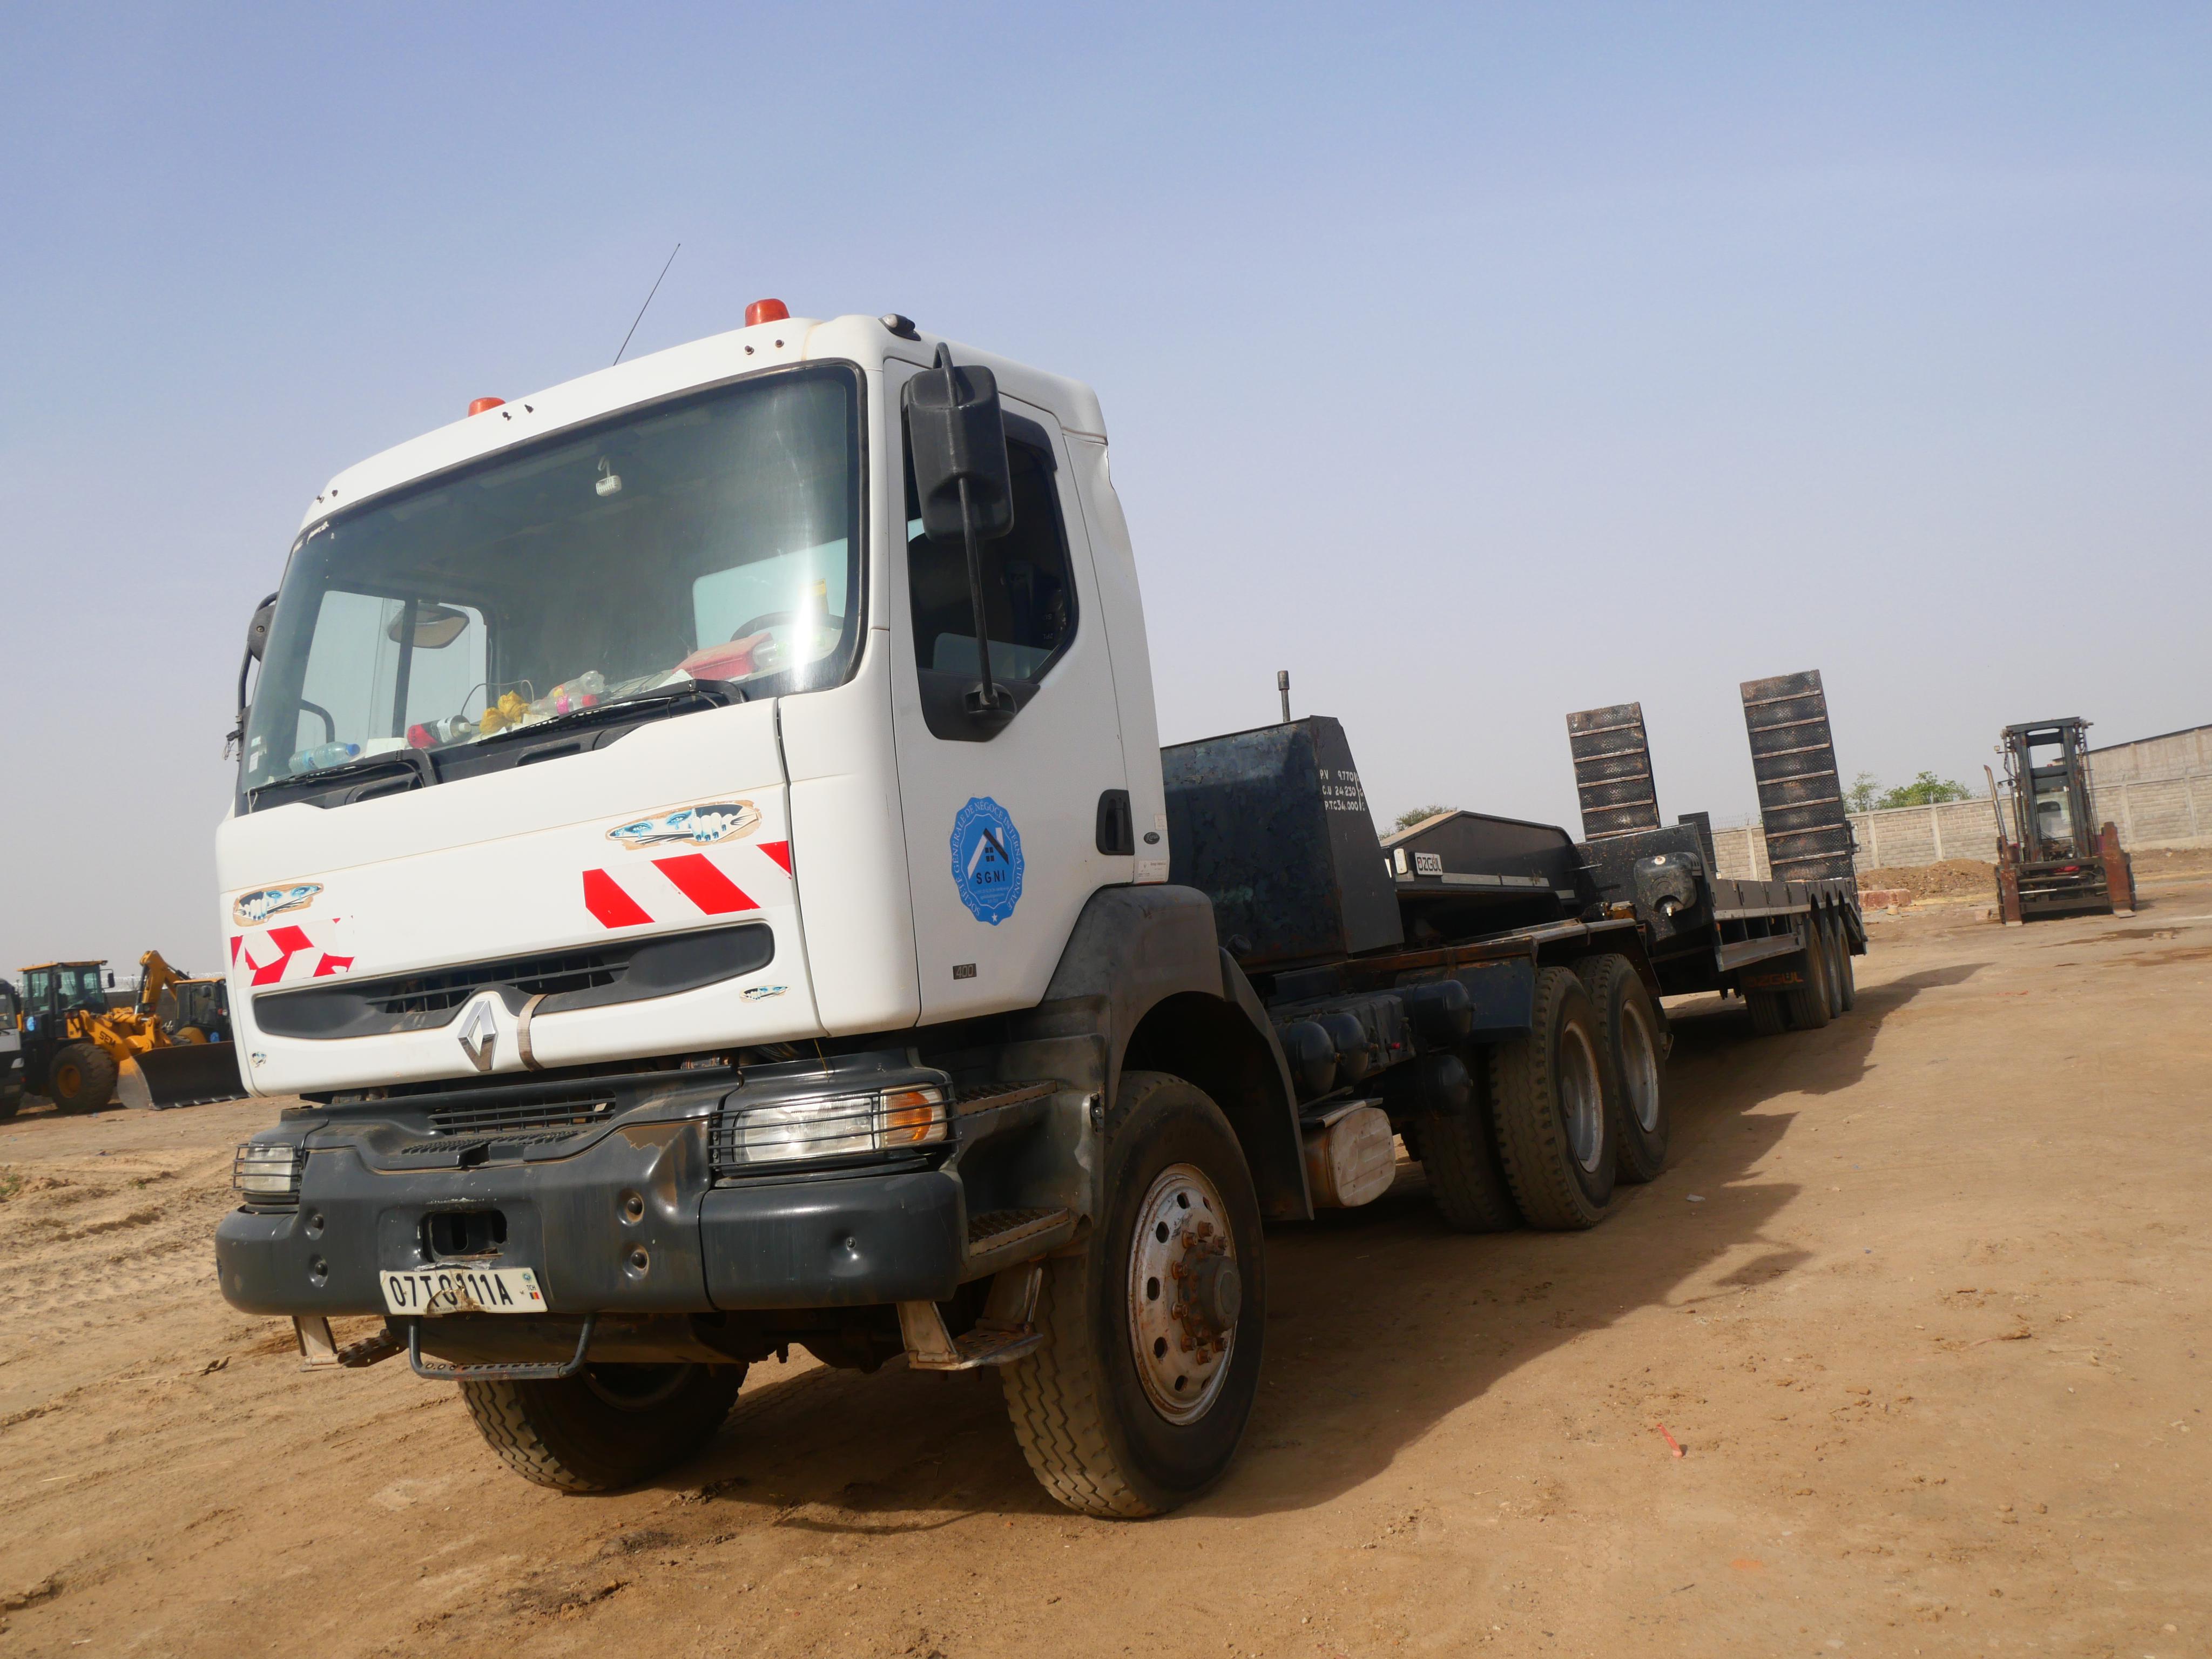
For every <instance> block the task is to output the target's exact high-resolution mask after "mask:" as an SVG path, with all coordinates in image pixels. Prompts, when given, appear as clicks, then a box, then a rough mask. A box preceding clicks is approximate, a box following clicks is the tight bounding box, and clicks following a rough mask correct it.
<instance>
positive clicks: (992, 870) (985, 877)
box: [952, 795, 1022, 927]
mask: <svg viewBox="0 0 2212 1659" xmlns="http://www.w3.org/2000/svg"><path fill="white" fill-rule="evenodd" d="M952 884H953V886H954V887H956V888H957V889H958V890H959V893H960V902H962V903H963V904H964V905H966V906H967V907H968V913H969V915H972V916H974V917H975V920H976V921H987V922H989V923H990V924H991V926H992V927H997V926H998V925H999V924H1000V922H1002V921H1006V918H1007V917H1009V916H1011V915H1013V914H1014V907H1015V906H1016V905H1017V904H1019V903H1020V902H1022V833H1021V831H1020V830H1018V829H1015V828H1014V815H1013V814H1012V813H1011V812H1009V811H1006V808H1005V807H1003V806H1001V805H999V803H998V802H996V801H994V800H993V799H991V798H990V797H989V796H988V795H985V796H982V797H981V798H977V799H970V800H969V803H968V804H967V805H965V806H963V807H962V808H961V809H960V811H959V813H958V815H957V817H954V818H953V820H952Z"/></svg>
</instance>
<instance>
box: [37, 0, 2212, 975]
mask: <svg viewBox="0 0 2212 1659" xmlns="http://www.w3.org/2000/svg"><path fill="white" fill-rule="evenodd" d="M5 24H6V30H7V42H8V44H7V46H6V49H5V51H4V52H0V162H4V165H0V224H4V226H5V229H4V232H0V316H4V318H5V319H6V341H7V343H6V350H5V358H4V366H0V576H3V577H4V588H0V647H4V650H5V666H6V671H7V681H8V686H9V719H8V720H6V721H5V722H4V726H0V731H4V736H0V800H4V802H5V808H4V811H0V879H4V883H5V887H4V902H0V959H3V960H4V962H5V964H6V965H8V966H9V967H12V966H13V965H15V963H19V962H21V961H26V960H31V959H34V958H37V957H44V956H49V955H58V954H72V955H73V954H80V953H90V954H104V955H107V956H111V957H117V958H118V959H124V958H133V957H136V956H137V953H138V952H139V951H142V950H143V949H145V948H146V947H147V946H148V945H159V946H161V948H163V949H164V950H166V951H169V952H170V953H171V954H172V955H173V956H174V957H178V958H179V959H182V960H184V961H185V962H186V963H188V964H189V965H191V966H192V967H195V968H201V967H204V966H206V965H209V964H211V963H213V962H214V960H215V954H216V949H217V927H216V919H215V906H214V898H213V874H212V861H211V856H210V843H211V840H212V835H213V828H214V824H215V823H216V820H217V819H218V818H219V817H220V816H221V814H222V811H223V810H224V805H225V802H226V800H227V798H228V787H229V786H228V772H227V770H226V769H225V767H224V765H223V763H222V761H221V760H220V759H219V751H220V749H221V745H222V733H223V732H224V730H225V728H226V726H227V724H228V714H229V708H230V701H231V691H232V684H233V680H234V674H235V671H236V665H237V659H238V653H239V647H240V635H241V632H242V629H243V626H244V623H245V620H246V614H247V612H248V611H249V610H250V609H251V607H252V604H253V602H254V601H255V600H256V599H258V598H259V597H260V595H261V594H262V593H264V592H266V591H267V590H268V589H269V588H270V587H271V586H274V584H275V582H276V577H277V574H278V572H279V569H280V567H281V562H282V559H283V553H284V550H285V547H286V545H287V544H288V542H289V537H290V535H291V532H292V531H293V529H294V527H295V525H296V524H297V522H298V520H299V517H300V513H301V510H302V508H303V507H304V506H305V504H306V503H307V501H308V500H309V499H310V498H311V497H312V496H313V495H314V493H315V491H316V490H317V489H319V487H320V486H321V484H322V483H323V482H324V481H325V479H326V478H327V477H329V476H330V474H331V473H332V472H333V471H336V470H337V468H339V467H341V466H343V465H345V464H347V463H349V462H350V461H352V460H355V459H359V458H360V457H362V455H365V454H367V453H371V452H373V451H375V450H377V449H380V448H382V447H385V446H386V445H388V444H391V443H392V442H395V441H398V440H400V439H403V438H405V437H407V436H409V435H411V434H413V433H416V432H417V431H420V430H422V429H423V428H428V427H430V426H433V425H436V424H439V423H441V422H445V421H447V420H449V419H451V418H453V416H457V415H458V414H459V412H460V411H461V409H462V407H463V405H464V404H465V402H466V401H467V399H468V398H471V397H472V396H475V395H477V394H480V393H497V394H503V395H507V396H513V395H515V394H517V393H519V392H526V391H529V390H532V389H534V388H537V387H539V386H545V385H547V384H549V383H551V382H554V381H556V380H562V379H565V378H567V377H568V376H571V375H574V374H579V373H582V372H585V371H587V370H589V369H592V368H597V367H599V366H600V365H603V364H605V362H607V361H608V360H609V359H610V358H611V356H613V354H614V350H615V348H616V346H617V343H619V342H620V340H621V338H622V336H623V331H624V329H625V328H626V327H627V326H628V325H629V321H630V319H631V316H632V314H633V313H635V310H636V308H637V305H638V302H639V301H640V300H641V298H642V297H643V295H644V293H645V290H646V288H647V284H648V283H650V282H651V280H652V277H653V272H654V271H655V270H658V269H659V265H660V263H661V261H662V260H663V259H664V258H666V256H667V252H668V250H669V248H670V246H671V245H672V244H674V243H675V242H677V241H678V240H681V241H682V242H683V244H684V252H683V254H682V257H681V258H678V261H677V263H676V265H675V268H674V270H671V272H670V274H669V277H668V281H667V283H666V285H665V287H664V288H663V289H662V290H661V293H660V296H659V299H658V301H655V303H654V305H653V309H652V311H651V312H650V313H648V315H647V318H646V319H645V323H644V325H643V327H642V328H641V329H640V330H639V332H638V338H637V342H636V344H635V345H634V346H633V348H632V349H633V351H635V350H637V349H654V348H656V347H659V346H663V345H667V344H671V343H675V342H678V341H679V340H683V339H686V338H690V337H696V336H697V335H701V334H705V333H708V332H712V331H717V330H720V329H723V328H726V327H730V326H732V325H736V324H737V323H738V321H739V319H740V313H741V311H742V307H743V306H744V302H745V301H747V300H748V299H750V298H753V297H755V296H757V295H764V294H774V295H781V297H783V298H784V299H785V300H787V301H789V302H790V303H791V306H792V307H793V310H794V311H795V312H798V313H801V314H808V315H817V316H830V315H835V314H836V313H841V312H847V311H859V312H868V313H876V312H882V311H888V310H898V311H902V312H905V313H908V314H909V315H911V316H914V317H915V318H918V319H921V320H922V321H923V322H924V323H925V324H927V325H928V326H930V327H931V328H933V329H942V330H945V331H948V332H950V333H951V334H953V335H954V336H956V337H961V338H964V339H968V340H971V341H974V342H975V343H981V344H988V345H990V346H991V347H993V348H994V349H999V350H1003V351H1005V352H1006V353H1008V354H1010V355H1012V356H1017V357H1019V358H1023V359H1025V360H1028V361H1030V362H1036V363H1038V364H1040V365H1042V366H1045V367H1048V368H1054V369H1058V370H1060V371H1062V372H1065V373H1067V374H1074V375H1077V376H1079V377H1082V378H1084V379H1086V380H1090V381H1091V382H1092V383H1093V384H1094V385H1096V386H1097V387H1098V389H1099V391H1100V393H1101V395H1102V397H1103V399H1104V402H1105V407H1106V411H1107V418H1108V422H1109V427H1110V428H1111V431H1112V434H1113V438H1114V442H1115V453H1116V460H1115V479H1116V481H1117V483H1118V484H1119V486H1120V488H1121V494H1122V499H1123V501H1124V504H1125V505H1126V507H1127V510H1128V514H1129V518H1130V520H1131V523H1132V525H1133V529H1134V532H1135V535H1136V538H1137V542H1138V546H1139V559H1140V565H1141V573H1142V576H1143V580H1144V583H1145V587H1146V596H1147V599H1148V603H1149V607H1150V612H1151V616H1152V650H1153V660H1154V668H1155V678H1156V680H1157V683H1158V693H1159V699H1160V707H1161V710H1162V719H1163V726H1164V732H1163V735H1164V738H1168V739H1170V740H1173V739H1176V738H1187V737H1192V736H1196V735H1200V734H1202V733H1205V732H1211V731H1217V730H1222V729H1226V728H1230V727H1233V726H1243V725H1251V724H1256V723H1259V722H1261V721H1264V720H1268V719H1272V718H1273V708H1274V671H1275V670H1276V668H1278V667H1279V666H1285V665H1287V666H1288V667H1290V668H1291V671H1292V673H1293V675H1294V677H1295V685H1296V696H1297V705H1298V708H1299V710H1300V712H1307V711H1319V712H1326V713H1331V714H1336V715H1338V716H1339V717H1340V718H1341V719H1342V720H1344V722H1345V724H1346V728H1347V730H1348V731H1349V732H1350V734H1351V737H1352V744H1353V747H1354V752H1355V753H1356V754H1357V755H1358V757H1359V760H1360V762H1361V765H1362V768H1363V770H1364V773H1365V775H1366V779H1367V782H1368V786H1369V790H1370V796H1371V797H1372V799H1373V800H1374V802H1375V804H1376V807H1377V809H1378V812H1379V813H1380V814H1381V815H1383V816H1384V817H1388V816H1389V814H1390V813H1393V812H1395V811H1397V810H1399V809H1401V808H1402V807H1405V806H1407V805H1413V804H1415V803H1417V802H1421V801H1428V800H1443V801H1449V802H1454V803H1456V804H1459V805H1472V806H1481V807H1486V808H1489V809H1492V810H1496V811H1507V812H1512V813H1517V814H1522V815H1526V816H1532V817H1544V818H1549V819H1553V820H1557V821H1561V822H1565V823H1569V824H1572V823H1573V822H1574V817H1573V813H1574V797H1573V790H1572V778H1571V771H1570V769H1569V766H1568V760H1567V747H1566V740H1565V727H1564V723H1563V719H1562V717H1563V715H1564V714H1565V711H1567V710H1569V709H1571V708H1583V707H1586V706H1589V705H1591V704H1595V703H1600V702H1612V701H1615V700H1620V699H1626V698H1641V699H1642V700H1643V702H1644V709H1645V713H1646V715H1647V718H1648V719H1649V720H1650V724H1651V726H1652V731H1653V736H1654V740H1655V749H1656V761H1657V766H1658V772H1659V785H1660V799H1661V805H1662V807H1663V808H1664V809H1665V810H1666V811H1668V813H1669V814H1670V815H1671V814H1673V813H1674V812H1678V811H1689V810H1692V809H1695V808H1705V809H1707V810H1710V811H1712V812H1714V813H1715V815H1716V816H1717V817H1720V818H1722V819H1723V820H1726V819H1729V818H1741V817H1747V816H1748V815H1749V814H1750V813H1751V811H1753V799H1754V798H1753V791H1752V787H1751V775H1750V766H1749V762H1748V759H1747V753H1746V750H1745V744H1744V738H1743V732H1742V723H1741V711H1740V708H1739V706H1738V703H1737V700H1736V684H1737V682H1738V681H1740V680H1741V679H1744V678H1750V677H1753V676H1758V675H1765V674H1770V673H1777V672H1782V671H1788V670H1791V669H1796V668H1801V667H1808V666H1817V667H1819V668H1820V669H1821V670H1823V671H1824V672H1825V674H1826V679H1827V684H1828V688H1829V693H1830V698H1831V702H1832V706H1833V708H1834V712H1835V717H1836V738H1837V747H1838V751H1839V754H1840V757H1841V760H1842V764H1843V766H1844V770H1845V771H1846V772H1853V771H1858V770H1867V771H1871V772H1875V773H1876V774H1878V775H1880V776H1881V777H1882V778H1883V779H1884V780H1886V781H1896V780H1899V779H1901V778H1903V777H1906V776H1909V775H1911V773H1912V772H1914V771H1916V770H1917V769H1921V768H1923V767H1928V768H1932V769H1936V770H1937V771H1940V772H1942V773H1945V774H1948V775H1955V776H1959V777H1961V778H1969V779H1971V780H1972V781H1977V782H1978V781H1979V778H1980V768H1981V764H1982V762H1983V761H1984V758H1985V757H1987V754H1988V750H1989V747H1990V743H1991V742H1992V740H1993V738H1994V737H1995V734H1996V729H1997V727H1998V726H2000V725H2002V724H2003V723H2004V722H2005V721H2007V720H2019V719H2026V718H2031V717H2039V716H2042V715H2045V714H2074V713H2079V714H2084V715H2086V716H2087V717H2088V718H2090V719H2091V720H2095V721H2096V722H2097V731H2096V733H2095V736H2096V738H2098V739H2099V740H2100V741H2110V740H2118V739H2120V738H2130V737H2136V736H2141V735H2145V734H2148V733H2150V732H2160V731H2164V730H2167V729H2170V728H2172V727H2177V726H2188V725H2193V724H2196V723H2198V722H2201V721H2205V720H2212V652H2208V651H2207V649H2206V645H2205V636H2206V631H2207V630H2206V623H2207V620H2208V617H2212V574H2208V570H2212V562H2208V560H2207V557H2206V554H2207V550H2208V547H2207V544H2208V539H2212V466H2208V465H2207V454H2208V447H2212V446H2208V439H2212V373H2208V370H2212V361H2208V359H2209V358H2212V349H2208V347H2212V338H2208V334H2212V305H2208V296H2212V257H2208V256H2212V143H2208V140H2212V98H2208V96H2207V94H2206V88H2207V87H2208V86H2209V85H2212V11H2208V10H2207V9H2205V8H2203V7H2202V6H2184V5H2172V6H2153V7H2146V6H2127V5H2117V6H2104V7H2096V8H2088V7H2069V8H2060V7H2045V6H2022V5H2013V4H2008V5H1991V6H1986V7H1973V6H1947V7H1942V8H1929V7H1922V6H1909V7H1896V8H1890V9H1885V8H1881V7H1875V6H1858V7H1851V8H1831V9H1814V8H1806V7H1789V8H1781V7H1772V6H1756V7H1753V6H1745V7H1740V8H1729V7H1713V6H1707V7H1697V6H1672V7H1655V6H1647V5H1635V6H1620V7H1607V6H1595V5H1591V6H1578V7H1536V6H1526V7H1517V8H1515V7H1486V8H1468V7H1453V8H1438V9H1412V8H1406V9H1349V10H1348V9H1345V8H1343V7H1340V6H1336V7H1329V8H1298V7H1283V6H1272V7H1267V8H1264V9H1249V10H1244V11H1231V10H1225V9H1202V8H1193V7H1175V8H1164V9H1157V10H1141V9H1116V10H1107V9H1097V10H1085V9H1076V8H1073V7H1067V6H1052V7H1042V6H1036V5H1024V6H1008V7H1004V8H946V9H939V8H921V7H915V8H910V9H888V8H872V7H864V6H843V7H827V6H807V7H791V8H774V7H749V8H737V7H700V8H696V9H684V8H678V7H672V6H671V7H625V8H615V9H610V8H605V7H592V8H582V7H550V6H529V7H523V6H513V7H501V6H496V5H471V6H460V7H453V6H441V7H421V8H406V7H398V6H380V7H377V8H374V9H341V8H327V9H326V8H314V9H282V10H277V9H270V10H264V11H259V12H256V11H254V10H253V9H248V8H243V7H236V8H224V9H216V8H207V9H193V8H181V7H179V8H136V9H113V8H99V7H91V6H88V7H34V6H28V5H16V6H14V7H11V8H9V9H8V11H7V13H6V15H5Z"/></svg>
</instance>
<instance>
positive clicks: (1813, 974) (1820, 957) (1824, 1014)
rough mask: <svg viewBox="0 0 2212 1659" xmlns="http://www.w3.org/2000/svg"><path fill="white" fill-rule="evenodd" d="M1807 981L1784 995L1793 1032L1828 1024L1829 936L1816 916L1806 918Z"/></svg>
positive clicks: (1803, 956) (1809, 1029) (1805, 953)
mask: <svg viewBox="0 0 2212 1659" xmlns="http://www.w3.org/2000/svg"><path fill="white" fill-rule="evenodd" d="M1800 937H1801V938H1802V939H1803V940H1804V944H1805V948H1804V950H1803V951H1802V952H1801V953H1800V955H1801V956H1802V958H1803V961H1804V964H1805V965H1804V970H1803V971H1804V975H1805V982H1804V983H1803V984H1802V985H1800V986H1796V987H1793V988H1792V989H1790V990H1787V991H1784V993H1783V994H1782V1000H1783V1003H1784V1006H1785V1007H1786V1008H1787V1009H1788V1011H1789V1014H1790V1030H1793V1031H1817V1030H1820V1028H1821V1027H1822V1026H1824V1025H1826V1024H1827V1023H1828V936H1827V930H1826V928H1824V927H1821V926H1820V917H1819V916H1818V915H1808V916H1807V917H1806V918H1805V931H1804V933H1802V935H1801V936H1800Z"/></svg>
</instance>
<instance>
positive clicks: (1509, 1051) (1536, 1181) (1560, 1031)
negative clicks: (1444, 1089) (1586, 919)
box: [1490, 968, 1613, 1232]
mask: <svg viewBox="0 0 2212 1659" xmlns="http://www.w3.org/2000/svg"><path fill="white" fill-rule="evenodd" d="M1603 1052H1604V1048H1603V1046H1602V1042H1601V1038H1600V1036H1599V1035H1598V1029H1597V1016H1596V1015H1595V1013H1594V1012H1592V1010H1591V1008H1590V1000H1589V993H1588V992H1587V991H1585V990H1583V982H1582V981H1580V980H1578V979H1577V978H1576V977H1575V976H1574V975H1572V974H1571V973H1569V972H1568V971H1567V970H1566V969H1564V968H1546V969H1541V971H1539V972H1538V974H1537V975H1536V995H1535V1006H1534V1013H1533V1017H1532V1018H1531V1020H1530V1029H1529V1032H1528V1036H1525V1037H1520V1038H1516V1040H1515V1041H1513V1042H1504V1043H1500V1044H1499V1045H1498V1047H1497V1048H1496V1049H1495V1050H1494V1051H1493V1052H1492V1058H1491V1063H1490V1076H1491V1080H1492V1104H1493V1109H1494V1112H1495V1115H1496V1119H1497V1123H1498V1154H1499V1156H1500V1158H1501V1159H1502V1160H1503V1162H1504V1165H1505V1178H1506V1180H1507V1181H1508V1182H1510V1184H1511V1186H1512V1188H1513V1196H1514V1199H1515V1200H1516V1202H1517V1203H1518V1204H1519V1205H1520V1206H1521V1213H1522V1215H1524V1216H1526V1217H1527V1218H1528V1225H1530V1226H1532V1227H1537V1228H1541V1229H1543V1230H1545V1231H1554V1232H1557V1231H1575V1230H1577V1229H1581V1228H1584V1227H1595V1225H1597V1224H1598V1223H1599V1222H1601V1221H1602V1220H1603V1219H1604V1218H1605V1210H1606V1206H1607V1204H1608V1203H1610V1202H1611V1201H1612V1199H1613V1121H1612V1119H1613V1115H1612V1113H1611V1112H1610V1111H1609V1110H1608V1109H1607V1105H1606V1086H1605V1066H1604V1063H1603V1062H1602V1061H1601V1060H1600V1058H1599V1056H1600V1055H1601V1054H1602V1053H1603Z"/></svg>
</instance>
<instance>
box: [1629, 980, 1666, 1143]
mask: <svg viewBox="0 0 2212 1659" xmlns="http://www.w3.org/2000/svg"><path fill="white" fill-rule="evenodd" d="M1620 1012H1621V1015H1622V1018H1621V1022H1620V1086H1621V1087H1622V1088H1624V1089H1626V1091H1628V1105H1629V1109H1630V1110H1631V1111H1632V1112H1633V1113H1634V1114H1635V1115H1636V1121H1637V1122H1638V1124H1639V1125H1641V1126H1642V1127H1643V1129H1644V1133H1645V1134H1647V1135H1648V1134H1650V1133H1653V1132H1654V1131H1655V1130H1656V1129H1657V1128H1658V1127H1659V1049H1658V1045H1657V1044H1656V1043H1654V1042H1652V1041H1651V1028H1650V1026H1649V1025H1647V1024H1645V1023H1644V1011H1643V1010H1642V1009H1640V1008H1638V1007H1637V1006H1635V1005H1634V1004H1632V1003H1630V1004H1624V1005H1623V1006H1622V1008H1621V1011H1620Z"/></svg>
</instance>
